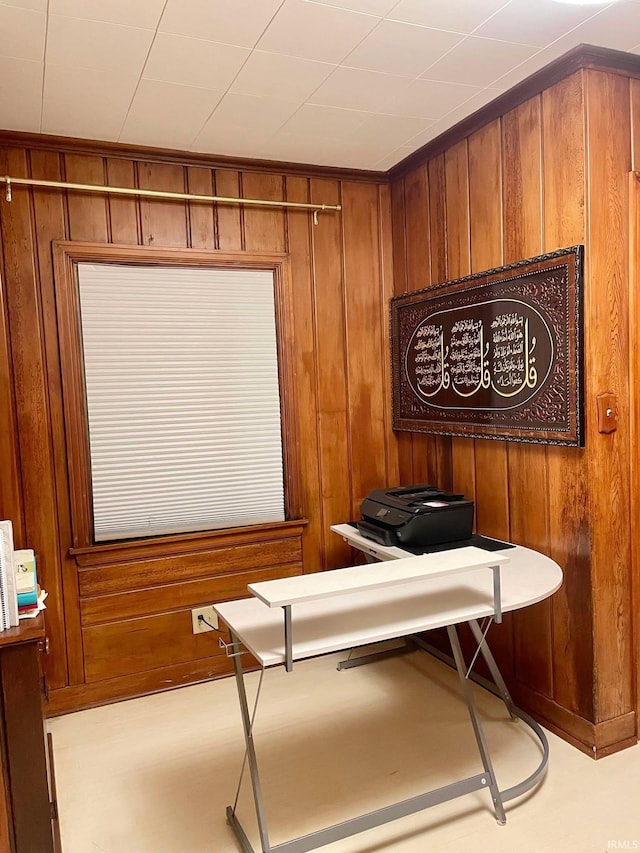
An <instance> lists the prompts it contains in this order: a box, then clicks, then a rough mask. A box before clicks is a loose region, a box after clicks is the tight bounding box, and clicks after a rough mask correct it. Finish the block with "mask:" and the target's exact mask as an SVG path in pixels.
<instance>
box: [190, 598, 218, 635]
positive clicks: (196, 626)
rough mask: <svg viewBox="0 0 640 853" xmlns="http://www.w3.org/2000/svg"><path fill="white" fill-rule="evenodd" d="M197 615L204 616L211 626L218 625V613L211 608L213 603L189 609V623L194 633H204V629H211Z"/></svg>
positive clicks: (211, 629)
mask: <svg viewBox="0 0 640 853" xmlns="http://www.w3.org/2000/svg"><path fill="white" fill-rule="evenodd" d="M198 616H204V618H205V619H206V620H207V622H209V623H210V625H213V628H217V627H218V614H217V613H216V611H215V610H214V609H213V604H207V605H206V607H195V608H194V609H193V610H192V611H191V625H192V627H193V633H194V634H204V633H205V631H213V628H211V627H210V626H209V625H207V622H203V621H202V619H198Z"/></svg>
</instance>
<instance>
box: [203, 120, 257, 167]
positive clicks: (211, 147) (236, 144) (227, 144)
mask: <svg viewBox="0 0 640 853" xmlns="http://www.w3.org/2000/svg"><path fill="white" fill-rule="evenodd" d="M272 137H273V134H266V135H265V136H261V135H259V134H254V135H253V136H247V134H246V133H241V132H239V131H238V129H237V128H224V127H218V129H217V131H216V133H215V136H211V137H208V136H205V135H204V134H201V135H200V136H198V138H197V139H196V140H195V142H194V143H193V145H192V146H191V150H192V151H197V152H201V153H204V154H223V155H229V156H234V157H248V158H250V159H264V160H270V159H272V154H273V144H272V141H271V140H272ZM205 140H206V144H205Z"/></svg>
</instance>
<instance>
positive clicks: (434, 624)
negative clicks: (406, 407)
mask: <svg viewBox="0 0 640 853" xmlns="http://www.w3.org/2000/svg"><path fill="white" fill-rule="evenodd" d="M332 530H334V531H335V532H336V533H338V534H339V535H342V536H344V537H345V538H346V539H348V541H349V542H350V543H351V544H354V545H355V547H361V549H362V550H365V548H366V550H367V551H368V552H369V553H371V551H372V550H375V552H376V553H375V554H374V556H376V557H377V558H378V559H383V560H387V561H393V562H387V563H386V564H384V563H382V564H375V565H368V566H354V567H349V568H345V569H336V570H333V571H329V572H322V573H317V574H312V575H304V576H301V577H296V578H283V579H280V580H274V581H265V582H263V583H258V584H252V585H250V586H249V590H250V591H251V592H252V593H253V595H254V597H253V598H250V599H242V600H238V601H229V602H225V603H223V604H217V605H215V609H216V612H217V613H218V616H219V617H220V619H221V620H222V621H223V622H224V623H225V624H226V625H227V626H228V628H229V631H230V633H231V649H230V653H231V655H232V656H233V661H234V667H235V673H236V682H237V687H238V695H239V698H240V707H241V713H242V720H243V727H244V733H245V742H246V747H247V751H246V756H247V759H248V764H249V770H250V774H251V781H252V786H253V794H254V801H255V806H256V814H257V817H258V826H259V831H260V840H261V845H262V851H263V853H272V852H273V851H276V850H277V851H280V852H281V853H306V851H309V850H313V849H315V848H317V847H320V846H322V845H324V844H329V843H331V842H333V841H337V840H339V839H341V838H345V837H348V836H350V835H353V834H355V833H357V832H361V831H363V830H365V829H370V828H371V827H373V826H378V825H380V824H381V823H385V822H387V821H389V820H395V819H396V818H398V817H402V816H405V815H408V814H412V813H413V812H416V811H418V810H421V809H424V808H428V807H430V806H432V805H435V804H437V803H440V802H444V801H446V800H449V799H452V798H454V797H458V796H461V795H463V794H466V793H469V792H470V791H474V790H479V789H481V788H483V787H484V788H488V789H489V790H490V792H491V797H492V800H493V804H494V808H495V812H496V818H497V820H498V822H499V823H504V821H505V814H504V808H503V803H504V802H505V801H506V800H508V799H511V798H513V797H516V796H520V795H521V794H523V793H525V792H526V791H528V790H530V789H531V788H532V787H533V786H534V785H535V784H537V783H538V782H539V780H540V779H541V778H542V775H543V774H544V771H545V769H546V764H547V758H548V745H547V743H546V738H545V736H544V733H543V732H542V730H541V729H540V727H539V726H538V725H537V724H536V723H535V722H534V721H533V720H531V719H530V718H529V717H528V716H527V715H526V714H523V713H522V712H520V711H519V710H518V709H516V708H515V706H514V705H513V703H512V702H511V698H510V696H509V693H508V691H507V688H506V686H505V684H504V681H503V679H502V677H501V675H500V673H499V670H498V668H497V666H496V663H495V660H494V659H493V656H492V655H491V652H490V651H489V649H488V647H487V644H486V642H484V636H483V632H482V631H481V629H480V626H479V624H478V620H480V619H484V618H487V617H488V618H489V619H493V617H494V616H495V615H496V611H497V609H498V610H499V609H500V608H501V611H502V612H506V611H510V610H515V609H518V608H521V607H526V606H528V605H530V604H534V603H535V602H538V601H541V600H543V599H544V598H546V597H548V596H550V595H551V594H552V593H553V592H555V591H556V590H557V589H558V587H559V586H560V584H561V583H562V571H561V570H560V568H559V566H558V565H557V564H556V563H554V562H553V560H551V559H549V558H548V557H545V556H544V555H543V554H539V553H537V552H535V551H531V550H530V549H528V548H522V547H520V546H516V547H515V548H509V549H505V550H504V551H502V552H487V551H483V550H481V549H478V548H463V549H457V550H451V551H445V552H440V553H436V554H430V555H422V556H418V557H414V556H411V557H409V558H407V552H405V551H402V549H400V548H397V549H389V548H386V547H385V546H379V545H377V544H375V543H371V542H369V541H368V540H365V539H364V538H363V537H360V535H359V534H358V532H357V530H355V528H353V527H351V526H350V525H337V526H335V527H333V528H332ZM390 552H391V553H390ZM497 567H499V569H498V571H496V568H497ZM489 569H491V570H493V571H489ZM497 573H498V574H499V578H500V585H499V587H498V593H499V599H498V602H496V582H495V578H496V574H497ZM282 610H283V611H284V624H283V616H282V612H281V611H282ZM461 623H469V624H470V627H471V630H472V631H473V633H474V636H475V638H476V640H477V642H478V646H479V650H480V652H481V653H482V654H483V656H484V658H485V661H486V662H487V665H488V666H489V669H490V671H491V673H492V675H493V677H494V680H495V682H496V685H497V686H498V689H499V691H500V693H501V695H502V697H503V699H504V700H505V702H506V704H507V707H508V708H509V710H510V712H511V713H512V715H514V714H515V715H517V716H520V717H521V718H522V719H524V720H525V722H527V724H528V725H530V726H531V727H532V728H533V729H534V731H535V732H536V734H537V735H538V737H539V738H540V741H541V743H542V746H543V759H542V762H541V764H540V766H539V767H538V769H537V770H536V771H535V772H534V773H533V774H532V775H531V776H529V777H528V778H527V779H525V780H524V781H523V782H521V783H520V784H519V785H515V786H513V787H512V788H509V789H508V790H506V791H500V790H499V788H498V785H497V782H496V779H495V774H494V772H493V767H492V764H491V759H490V756H489V752H488V749H487V745H486V741H485V738H484V734H483V731H482V726H481V723H480V720H479V718H478V715H477V712H476V710H475V704H474V700H473V695H472V692H471V689H470V685H469V682H468V672H467V664H466V662H465V660H464V658H463V655H462V651H461V649H460V643H459V640H458V634H457V630H456V626H457V625H458V624H461ZM441 627H446V629H447V632H448V635H449V639H450V642H451V647H452V651H453V655H454V660H455V664H456V667H457V669H458V673H459V675H460V683H461V688H462V693H463V696H464V698H465V701H466V702H467V706H468V709H469V714H470V717H471V722H472V725H473V729H474V734H475V736H476V742H477V745H478V750H479V752H480V757H481V760H482V765H483V772H481V773H479V774H477V775H476V776H472V777H469V778H468V779H463V780H461V781H459V782H455V783H454V784H452V785H447V786H445V787H444V788H439V789H436V790H434V791H428V792H426V793H424V794H421V795H419V796H418V797H412V798H411V799H409V800H405V801H403V802H401V803H396V804H394V805H392V806H388V807H386V808H384V809H380V810H378V811H376V812H372V813H370V814H367V815H362V816H359V817H356V818H352V819H351V820H348V821H345V822H344V823H341V824H338V825H336V826H333V827H328V828H327V829H323V830H320V831H318V832H314V833H312V834H311V835H307V836H304V837H302V838H297V839H293V840H291V841H287V842H284V843H283V844H278V845H276V846H275V847H272V846H270V843H269V837H268V832H267V822H266V816H265V814H264V808H263V804H262V793H261V786H260V777H259V773H258V765H257V761H256V757H255V750H254V745H253V735H252V728H253V718H254V717H255V709H254V713H253V715H252V714H251V713H250V710H249V707H248V704H247V698H246V692H245V687H244V673H243V668H242V663H241V655H242V647H244V648H245V649H247V650H249V651H250V652H251V653H252V654H253V656H254V657H255V658H256V659H257V660H258V662H259V663H260V664H261V666H262V667H263V669H266V668H268V667H272V666H276V665H282V664H285V665H286V667H287V669H290V668H291V667H292V666H293V662H294V661H300V660H303V659H305V658H310V657H316V656H319V655H324V654H328V653H330V652H335V651H339V650H343V649H352V648H354V647H358V646H363V645H369V644H371V643H374V642H377V641H381V640H389V639H393V638H399V637H408V636H413V635H415V634H418V633H421V632H424V631H429V630H431V629H433V628H441ZM227 819H228V822H229V823H230V824H231V826H232V827H233V829H234V831H235V833H236V835H237V837H238V839H239V841H240V844H241V845H242V848H243V850H244V851H245V853H254V849H253V847H252V846H251V844H250V842H249V840H248V838H247V836H246V834H245V832H244V830H243V829H242V826H241V824H240V822H239V820H238V817H237V815H236V813H235V809H234V808H231V807H229V808H228V809H227Z"/></svg>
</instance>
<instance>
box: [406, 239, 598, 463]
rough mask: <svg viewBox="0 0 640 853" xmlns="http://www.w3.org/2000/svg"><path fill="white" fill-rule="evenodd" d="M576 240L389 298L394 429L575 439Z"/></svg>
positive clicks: (579, 429)
mask: <svg viewBox="0 0 640 853" xmlns="http://www.w3.org/2000/svg"><path fill="white" fill-rule="evenodd" d="M582 283H583V247H582V246H573V247H571V248H568V249H561V250H558V251H556V252H551V253H549V254H546V255H541V256H539V257H536V258H531V259H529V260H524V261H518V262H517V263H515V264H509V265H508V266H504V267H499V268H497V269H492V270H489V271H487V272H481V273H476V274H474V275H470V276H466V277H465V278H460V279H456V280H455V281H449V282H444V283H443V284H438V285H435V286H433V287H429V288H425V289H424V290H419V291H415V292H412V293H408V294H404V295H402V296H397V297H394V298H393V299H392V300H391V349H392V390H393V427H394V429H397V430H407V431H415V432H431V433H440V434H443V435H459V436H473V437H476V438H492V439H507V440H511V441H523V442H534V443H540V444H565V445H573V446H582V444H583V432H584V430H583V415H582V371H581V362H582Z"/></svg>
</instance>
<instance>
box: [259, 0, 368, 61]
mask: <svg viewBox="0 0 640 853" xmlns="http://www.w3.org/2000/svg"><path fill="white" fill-rule="evenodd" d="M379 20H380V18H376V17H375V16H373V15H364V14H361V13H359V12H349V11H345V10H343V9H337V8H335V7H334V6H324V5H320V4H318V3H306V2H305V0H287V2H286V3H285V5H284V6H283V7H282V9H280V11H279V12H278V14H277V15H276V17H275V18H274V20H273V21H272V22H271V24H270V25H269V27H268V29H267V31H266V32H265V33H264V35H263V36H262V38H261V39H260V41H259V42H258V47H259V48H260V50H268V51H271V52H272V53H284V54H287V55H288V56H300V57H303V58H306V59H318V60H321V61H323V62H334V63H339V62H341V61H342V60H343V59H344V57H345V56H346V55H347V54H348V53H349V52H350V51H351V50H353V48H354V47H355V46H356V45H357V44H358V43H359V42H360V41H361V40H362V39H363V38H364V37H365V36H366V34H367V33H368V32H369V31H370V30H372V29H373V27H375V25H376V24H377V23H378V21H379Z"/></svg>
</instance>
